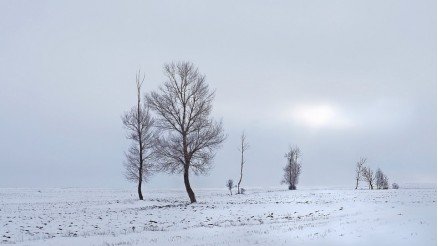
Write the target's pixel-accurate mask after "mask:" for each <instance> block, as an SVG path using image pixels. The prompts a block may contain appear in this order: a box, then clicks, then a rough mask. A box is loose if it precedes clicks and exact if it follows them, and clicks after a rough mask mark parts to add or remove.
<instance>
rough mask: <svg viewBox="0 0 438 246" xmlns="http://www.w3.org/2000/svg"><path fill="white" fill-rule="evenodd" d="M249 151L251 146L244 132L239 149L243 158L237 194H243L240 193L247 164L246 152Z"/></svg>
mask: <svg viewBox="0 0 438 246" xmlns="http://www.w3.org/2000/svg"><path fill="white" fill-rule="evenodd" d="M248 149H249V144H248V142H247V141H246V135H245V132H242V135H241V136H240V146H239V148H238V150H239V152H240V154H241V158H240V179H239V182H238V183H237V194H242V193H241V192H240V184H241V183H242V177H243V164H245V162H246V160H245V156H244V154H245V151H246V150H248Z"/></svg>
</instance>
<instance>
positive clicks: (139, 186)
mask: <svg viewBox="0 0 438 246" xmlns="http://www.w3.org/2000/svg"><path fill="white" fill-rule="evenodd" d="M138 198H139V199H140V200H143V194H142V193H141V181H140V180H139V181H138Z"/></svg>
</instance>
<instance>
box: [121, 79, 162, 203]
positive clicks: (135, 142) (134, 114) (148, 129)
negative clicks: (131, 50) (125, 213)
mask: <svg viewBox="0 0 438 246" xmlns="http://www.w3.org/2000/svg"><path fill="white" fill-rule="evenodd" d="M144 79H145V76H144V75H143V77H141V75H140V72H138V74H137V75H136V80H135V81H136V85H137V105H136V106H134V107H132V108H131V109H130V110H129V111H127V112H125V113H124V115H123V116H122V122H123V125H124V127H125V129H126V130H127V135H126V138H127V139H129V140H131V146H130V147H129V149H128V151H127V152H125V156H126V161H125V162H124V166H125V177H126V179H128V180H129V181H133V182H137V184H138V185H137V192H138V197H139V199H140V200H143V194H142V191H141V185H142V183H143V182H146V181H147V178H148V176H150V175H151V170H152V164H151V162H150V159H151V155H152V145H153V141H154V138H155V137H154V133H153V131H152V127H153V125H154V120H153V119H152V117H151V115H150V113H149V109H148V106H147V105H146V104H145V103H142V102H141V86H142V84H143V82H144Z"/></svg>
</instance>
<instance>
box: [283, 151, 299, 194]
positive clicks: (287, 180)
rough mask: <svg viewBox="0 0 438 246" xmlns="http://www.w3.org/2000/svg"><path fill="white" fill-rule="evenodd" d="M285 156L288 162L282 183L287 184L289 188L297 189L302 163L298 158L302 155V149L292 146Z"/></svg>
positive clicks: (284, 169)
mask: <svg viewBox="0 0 438 246" xmlns="http://www.w3.org/2000/svg"><path fill="white" fill-rule="evenodd" d="M285 157H286V159H287V164H286V166H285V167H284V168H283V171H284V174H283V180H282V181H281V183H282V184H287V185H288V186H289V190H296V189H297V184H298V177H299V176H300V174H301V163H299V162H298V158H300V157H301V151H300V149H299V148H298V147H295V148H292V147H291V148H290V150H289V152H288V153H286V155H285Z"/></svg>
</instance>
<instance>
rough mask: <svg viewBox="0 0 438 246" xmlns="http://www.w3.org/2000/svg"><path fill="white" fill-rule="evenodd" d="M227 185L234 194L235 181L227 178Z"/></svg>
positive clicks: (231, 193)
mask: <svg viewBox="0 0 438 246" xmlns="http://www.w3.org/2000/svg"><path fill="white" fill-rule="evenodd" d="M226 186H227V188H228V190H230V195H233V187H234V181H233V180H232V179H229V180H227V183H226Z"/></svg>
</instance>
